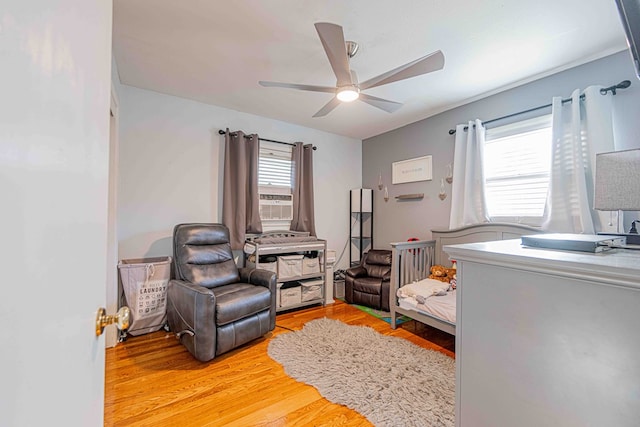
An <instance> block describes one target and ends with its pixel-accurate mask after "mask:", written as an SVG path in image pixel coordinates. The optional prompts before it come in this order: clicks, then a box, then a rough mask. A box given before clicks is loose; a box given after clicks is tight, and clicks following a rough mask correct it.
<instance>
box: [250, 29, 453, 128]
mask: <svg viewBox="0 0 640 427" xmlns="http://www.w3.org/2000/svg"><path fill="white" fill-rule="evenodd" d="M315 27H316V31H317V32H318V36H320V41H321V42H322V46H323V47H324V51H325V53H326V54H327V57H328V58H329V63H330V64H331V68H332V69H333V72H334V74H335V75H336V78H337V79H338V80H337V83H336V87H329V86H313V85H303V84H295V83H280V82H267V81H260V82H258V83H260V85H261V86H265V87H284V88H290V89H299V90H307V91H311V92H326V93H333V94H334V95H335V96H334V97H333V98H332V99H331V101H329V102H328V103H327V104H326V105H325V106H324V107H322V108H321V109H320V110H319V111H318V112H317V113H315V114H314V115H313V117H323V116H326V115H327V114H328V113H330V112H331V111H332V110H333V109H334V108H336V107H337V106H338V105H339V104H340V102H351V101H355V100H356V99H359V100H360V101H363V102H366V103H367V104H369V105H373V106H374V107H377V108H380V109H381V110H384V111H386V112H388V113H393V112H394V111H396V110H398V108H400V107H402V104H401V103H399V102H394V101H389V100H387V99H382V98H377V97H375V96H371V95H367V94H365V93H362V92H361V91H363V90H366V89H370V88H373V87H376V86H382V85H386V84H388V83H393V82H396V81H399V80H404V79H408V78H411V77H415V76H419V75H422V74H427V73H431V72H433V71H437V70H441V69H442V68H443V67H444V55H443V54H442V52H441V51H439V50H438V51H435V52H433V53H431V54H429V55H426V56H423V57H422V58H418V59H416V60H415V61H412V62H409V63H408V64H405V65H402V66H400V67H398V68H394V69H393V70H391V71H388V72H386V73H384V74H380V75H379V76H376V77H374V78H372V79H369V80H367V81H365V82H362V83H358V77H357V76H356V73H355V71H353V70H351V69H350V68H349V59H350V58H352V57H353V56H354V55H355V54H356V52H357V51H358V44H357V43H355V42H352V41H345V40H344V33H343V31H342V27H341V26H340V25H336V24H331V23H328V22H318V23H316V24H315Z"/></svg>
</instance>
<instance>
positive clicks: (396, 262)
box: [389, 240, 436, 329]
mask: <svg viewBox="0 0 640 427" xmlns="http://www.w3.org/2000/svg"><path fill="white" fill-rule="evenodd" d="M435 247H436V241H435V240H417V241H414V242H397V243H391V257H392V261H391V283H390V285H391V289H390V292H389V299H390V301H389V307H390V309H391V327H392V328H393V329H395V327H396V326H395V325H396V307H397V306H398V298H397V296H396V294H397V292H398V288H400V287H401V286H404V285H406V284H407V283H411V282H413V281H416V280H422V279H424V278H426V277H428V276H429V269H430V268H431V266H432V265H433V263H434V259H435Z"/></svg>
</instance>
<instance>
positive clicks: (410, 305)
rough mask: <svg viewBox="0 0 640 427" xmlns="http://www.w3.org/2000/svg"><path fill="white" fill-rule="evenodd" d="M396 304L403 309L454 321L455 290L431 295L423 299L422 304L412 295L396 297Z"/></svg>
mask: <svg viewBox="0 0 640 427" xmlns="http://www.w3.org/2000/svg"><path fill="white" fill-rule="evenodd" d="M398 305H399V306H400V307H402V308H404V309H405V310H414V311H417V312H419V313H423V314H428V315H430V316H433V317H438V318H440V319H442V320H446V321H447V322H450V323H453V324H455V323H456V291H455V290H453V291H449V292H447V294H446V295H443V296H432V297H429V298H427V299H426V300H425V302H424V304H420V303H418V301H417V300H416V299H415V298H413V297H405V298H398Z"/></svg>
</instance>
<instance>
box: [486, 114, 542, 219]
mask: <svg viewBox="0 0 640 427" xmlns="http://www.w3.org/2000/svg"><path fill="white" fill-rule="evenodd" d="M551 147H552V144H551V115H546V116H542V117H537V118H535V119H530V120H524V121H520V122H517V123H513V124H510V125H506V126H500V127H496V128H493V129H487V131H486V134H485V146H484V149H485V150H484V173H485V197H486V201H487V210H488V212H489V217H490V218H491V220H492V221H504V222H517V223H524V224H529V225H534V226H536V225H541V223H542V216H543V214H544V206H545V203H546V199H547V190H548V188H549V169H550V166H551Z"/></svg>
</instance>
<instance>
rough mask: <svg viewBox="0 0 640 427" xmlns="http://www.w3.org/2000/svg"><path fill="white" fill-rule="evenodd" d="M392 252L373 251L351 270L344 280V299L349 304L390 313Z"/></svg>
mask: <svg viewBox="0 0 640 427" xmlns="http://www.w3.org/2000/svg"><path fill="white" fill-rule="evenodd" d="M390 280H391V251H389V250H383V249H372V250H370V251H369V252H367V253H366V254H364V256H363V257H362V260H361V261H360V265H359V266H357V267H352V268H349V269H348V270H347V271H346V275H345V279H344V297H345V300H346V301H347V302H348V303H349V304H360V305H365V306H367V307H371V308H375V309H377V310H384V311H389V287H390V283H389V282H390Z"/></svg>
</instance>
